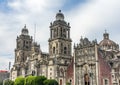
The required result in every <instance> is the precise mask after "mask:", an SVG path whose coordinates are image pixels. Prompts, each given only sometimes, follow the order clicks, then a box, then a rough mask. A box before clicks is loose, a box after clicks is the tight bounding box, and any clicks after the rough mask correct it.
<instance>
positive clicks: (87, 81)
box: [84, 74, 90, 85]
mask: <svg viewBox="0 0 120 85" xmlns="http://www.w3.org/2000/svg"><path fill="white" fill-rule="evenodd" d="M84 83H85V85H90V78H89V75H88V74H85V75H84Z"/></svg>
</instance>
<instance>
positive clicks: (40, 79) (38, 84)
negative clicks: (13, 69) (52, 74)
mask: <svg viewBox="0 0 120 85" xmlns="http://www.w3.org/2000/svg"><path fill="white" fill-rule="evenodd" d="M46 79H47V78H46V77H44V76H36V77H35V85H44V83H43V82H44V81H45V80H46Z"/></svg>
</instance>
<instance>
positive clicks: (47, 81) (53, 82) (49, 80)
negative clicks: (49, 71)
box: [44, 79, 58, 85]
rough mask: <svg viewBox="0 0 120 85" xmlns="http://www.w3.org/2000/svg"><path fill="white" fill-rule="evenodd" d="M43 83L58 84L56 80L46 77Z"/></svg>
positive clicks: (45, 84) (46, 84) (48, 84)
mask: <svg viewBox="0 0 120 85" xmlns="http://www.w3.org/2000/svg"><path fill="white" fill-rule="evenodd" d="M44 85H58V82H57V81H56V80H54V79H48V80H45V81H44Z"/></svg>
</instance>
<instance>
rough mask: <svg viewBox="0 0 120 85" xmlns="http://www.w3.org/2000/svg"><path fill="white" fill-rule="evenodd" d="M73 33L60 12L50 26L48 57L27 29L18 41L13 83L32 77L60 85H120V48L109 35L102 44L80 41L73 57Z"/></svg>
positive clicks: (75, 47)
mask: <svg viewBox="0 0 120 85" xmlns="http://www.w3.org/2000/svg"><path fill="white" fill-rule="evenodd" d="M70 29H71V27H70V24H69V23H68V22H66V21H65V19H64V14H63V13H62V12H61V10H59V12H58V13H57V14H56V19H55V20H54V21H53V22H52V23H50V37H49V39H48V45H49V53H44V52H42V51H41V48H40V45H39V44H38V43H37V42H35V41H34V40H33V38H32V36H30V35H29V30H28V29H27V27H26V25H25V26H24V27H23V28H22V30H21V34H20V35H19V36H17V39H16V48H15V59H14V65H13V67H12V69H11V72H10V79H11V80H15V79H16V78H17V77H18V76H24V77H26V76H29V75H33V76H45V77H47V78H48V79H56V80H57V81H58V83H59V85H66V83H67V82H69V83H70V84H71V85H120V51H119V45H118V44H116V43H115V42H114V41H112V40H110V39H109V33H107V32H105V33H104V34H103V40H102V41H101V42H99V43H98V42H97V40H93V41H89V39H88V38H83V37H81V38H80V42H79V43H78V44H74V46H73V55H72V39H71V37H70Z"/></svg>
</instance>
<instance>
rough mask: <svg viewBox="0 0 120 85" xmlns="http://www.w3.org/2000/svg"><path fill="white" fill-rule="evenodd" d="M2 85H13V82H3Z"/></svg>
mask: <svg viewBox="0 0 120 85" xmlns="http://www.w3.org/2000/svg"><path fill="white" fill-rule="evenodd" d="M4 85H14V82H13V81H12V80H9V79H8V80H5V81H4Z"/></svg>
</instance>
